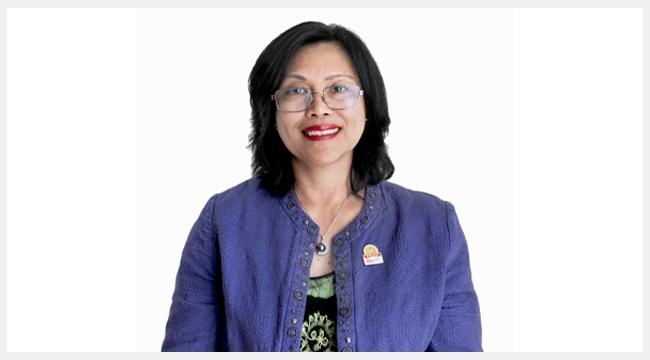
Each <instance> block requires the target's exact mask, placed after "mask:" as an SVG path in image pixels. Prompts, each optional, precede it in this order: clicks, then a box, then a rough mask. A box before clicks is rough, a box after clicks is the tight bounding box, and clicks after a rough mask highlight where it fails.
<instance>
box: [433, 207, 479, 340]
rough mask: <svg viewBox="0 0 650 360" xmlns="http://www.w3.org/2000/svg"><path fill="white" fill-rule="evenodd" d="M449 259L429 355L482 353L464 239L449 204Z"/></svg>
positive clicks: (476, 304) (476, 310)
mask: <svg viewBox="0 0 650 360" xmlns="http://www.w3.org/2000/svg"><path fill="white" fill-rule="evenodd" d="M446 209H447V228H448V233H449V255H448V258H447V276H446V281H445V287H444V288H445V294H444V299H443V303H442V309H441V312H440V317H439V319H438V325H437V327H436V329H435V331H434V335H433V339H432V341H431V343H430V345H429V348H428V349H427V350H429V351H483V347H482V345H481V314H480V309H479V304H478V298H477V297H476V292H475V291H474V285H473V284H472V276H471V272H470V264H469V253H468V249H467V241H466V240H465V235H464V234H463V230H462V229H461V227H460V224H459V222H458V217H457V215H456V211H455V209H454V206H453V205H452V204H451V203H449V202H447V203H446Z"/></svg>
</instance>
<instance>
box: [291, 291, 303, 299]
mask: <svg viewBox="0 0 650 360" xmlns="http://www.w3.org/2000/svg"><path fill="white" fill-rule="evenodd" d="M302 295H303V293H302V291H300V290H296V291H294V292H293V296H295V297H296V299H302Z"/></svg>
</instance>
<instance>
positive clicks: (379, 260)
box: [362, 244, 384, 266]
mask: <svg viewBox="0 0 650 360" xmlns="http://www.w3.org/2000/svg"><path fill="white" fill-rule="evenodd" d="M362 257H363V263H364V264H365V265H366V266H368V265H379V264H383V263H384V258H383V257H382V256H381V252H380V251H379V248H378V247H377V246H375V245H373V244H367V245H366V246H364V247H363V255H362Z"/></svg>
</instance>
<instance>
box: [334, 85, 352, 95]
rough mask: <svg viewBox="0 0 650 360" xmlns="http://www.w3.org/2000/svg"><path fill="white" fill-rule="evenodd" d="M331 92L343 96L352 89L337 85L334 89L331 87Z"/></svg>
mask: <svg viewBox="0 0 650 360" xmlns="http://www.w3.org/2000/svg"><path fill="white" fill-rule="evenodd" d="M330 91H331V92H332V93H333V94H343V93H346V92H348V91H350V88H349V87H348V86H347V85H345V84H336V85H332V87H330Z"/></svg>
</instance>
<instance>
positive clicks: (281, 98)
mask: <svg viewBox="0 0 650 360" xmlns="http://www.w3.org/2000/svg"><path fill="white" fill-rule="evenodd" d="M314 95H320V96H321V98H322V99H323V102H324V103H325V105H327V107H328V108H330V109H332V110H343V109H349V108H352V107H355V106H357V105H358V104H359V98H360V97H361V96H362V95H363V90H361V89H360V88H359V87H358V86H357V85H350V84H334V85H331V86H328V87H326V88H325V89H323V91H321V92H312V91H311V90H309V89H307V88H304V87H299V86H289V87H285V88H281V89H278V90H277V91H276V92H275V94H273V95H271V99H272V100H275V105H276V106H277V108H278V110H280V111H285V112H301V111H305V110H307V109H309V107H310V106H311V104H312V103H313V102H314Z"/></svg>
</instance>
